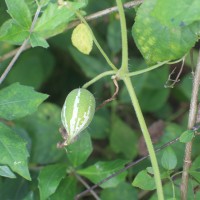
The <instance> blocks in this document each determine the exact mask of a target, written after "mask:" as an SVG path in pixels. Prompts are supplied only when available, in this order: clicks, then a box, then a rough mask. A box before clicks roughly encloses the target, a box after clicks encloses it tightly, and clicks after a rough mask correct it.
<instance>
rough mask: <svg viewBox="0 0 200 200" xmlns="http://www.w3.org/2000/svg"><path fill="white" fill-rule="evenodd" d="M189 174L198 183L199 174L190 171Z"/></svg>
mask: <svg viewBox="0 0 200 200" xmlns="http://www.w3.org/2000/svg"><path fill="white" fill-rule="evenodd" d="M189 174H190V175H191V176H192V177H193V178H194V179H195V180H197V181H198V182H199V183H200V172H197V171H192V170H190V171H189Z"/></svg>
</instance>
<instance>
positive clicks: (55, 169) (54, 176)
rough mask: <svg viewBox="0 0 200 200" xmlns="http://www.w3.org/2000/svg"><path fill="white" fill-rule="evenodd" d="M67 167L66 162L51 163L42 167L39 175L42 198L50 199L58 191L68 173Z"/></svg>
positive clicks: (42, 199) (43, 199)
mask: <svg viewBox="0 0 200 200" xmlns="http://www.w3.org/2000/svg"><path fill="white" fill-rule="evenodd" d="M66 168H67V166H66V164H56V165H49V166H47V167H44V168H42V170H41V171H40V174H39V177H38V181H39V186H38V187H39V190H40V199H41V200H46V199H48V197H49V196H51V195H52V194H53V193H54V192H55V191H56V189H57V187H58V185H59V183H60V182H61V180H62V179H63V178H64V177H65V175H66Z"/></svg>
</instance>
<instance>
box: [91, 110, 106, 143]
mask: <svg viewBox="0 0 200 200" xmlns="http://www.w3.org/2000/svg"><path fill="white" fill-rule="evenodd" d="M109 129H110V115H109V112H108V110H107V109H100V110H99V111H98V112H97V113H95V115H94V118H93V120H92V122H91V124H90V126H89V130H90V135H91V137H92V138H94V139H104V138H106V137H107V135H108V131H109Z"/></svg>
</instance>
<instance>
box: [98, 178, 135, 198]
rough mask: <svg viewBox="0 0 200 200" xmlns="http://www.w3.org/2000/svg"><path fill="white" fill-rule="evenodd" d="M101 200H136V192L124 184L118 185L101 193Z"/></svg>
mask: <svg viewBox="0 0 200 200" xmlns="http://www.w3.org/2000/svg"><path fill="white" fill-rule="evenodd" d="M101 199H102V200H122V199H124V200H125V199H126V200H128V199H129V200H138V194H137V190H136V189H135V188H133V187H132V186H131V185H130V184H128V183H126V182H122V183H120V184H119V185H118V186H117V187H114V188H107V189H104V190H102V192H101Z"/></svg>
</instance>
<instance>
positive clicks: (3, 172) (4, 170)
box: [0, 166, 16, 178]
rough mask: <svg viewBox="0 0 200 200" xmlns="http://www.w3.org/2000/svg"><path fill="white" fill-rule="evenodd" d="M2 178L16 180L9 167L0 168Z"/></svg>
mask: <svg viewBox="0 0 200 200" xmlns="http://www.w3.org/2000/svg"><path fill="white" fill-rule="evenodd" d="M0 176H3V177H7V178H16V176H15V174H14V173H13V172H12V171H11V170H10V168H9V167H8V166H0Z"/></svg>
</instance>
